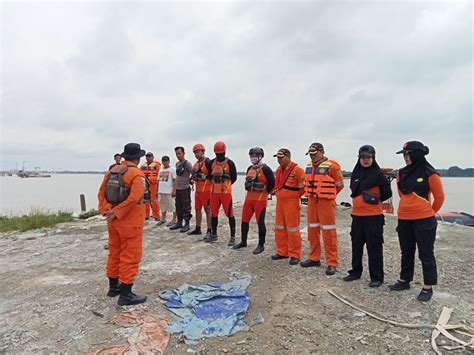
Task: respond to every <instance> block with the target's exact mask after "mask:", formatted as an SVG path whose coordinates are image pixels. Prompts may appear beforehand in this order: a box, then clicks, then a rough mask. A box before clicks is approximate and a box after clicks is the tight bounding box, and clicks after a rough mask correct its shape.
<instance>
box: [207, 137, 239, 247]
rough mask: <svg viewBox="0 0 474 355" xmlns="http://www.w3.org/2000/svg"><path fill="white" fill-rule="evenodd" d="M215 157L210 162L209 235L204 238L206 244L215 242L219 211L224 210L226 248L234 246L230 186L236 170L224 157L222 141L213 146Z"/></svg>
mask: <svg viewBox="0 0 474 355" xmlns="http://www.w3.org/2000/svg"><path fill="white" fill-rule="evenodd" d="M214 153H215V154H216V157H215V158H214V159H212V160H211V162H210V165H211V169H210V171H209V175H208V176H209V179H210V180H211V181H212V185H211V213H212V217H211V235H210V236H209V237H208V238H204V241H205V242H206V243H211V242H214V241H216V240H217V238H218V237H217V226H218V224H219V219H218V216H219V209H220V208H221V205H222V208H223V209H224V213H225V215H226V216H227V218H228V219H229V227H230V238H229V242H228V243H227V245H228V246H233V245H234V244H235V217H234V207H233V204H232V184H233V183H234V182H236V181H237V168H236V167H235V164H234V162H233V161H232V160H230V159H229V158H228V157H226V156H225V153H226V145H225V143H224V142H222V141H217V142H216V143H215V144H214Z"/></svg>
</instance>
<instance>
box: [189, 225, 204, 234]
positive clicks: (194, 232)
mask: <svg viewBox="0 0 474 355" xmlns="http://www.w3.org/2000/svg"><path fill="white" fill-rule="evenodd" d="M199 234H201V226H196V228H194V230H193V231H191V232H188V235H199Z"/></svg>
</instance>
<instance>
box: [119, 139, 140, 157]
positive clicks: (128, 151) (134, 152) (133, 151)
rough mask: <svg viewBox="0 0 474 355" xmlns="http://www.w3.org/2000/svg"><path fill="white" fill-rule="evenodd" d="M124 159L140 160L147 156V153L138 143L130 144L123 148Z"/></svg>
mask: <svg viewBox="0 0 474 355" xmlns="http://www.w3.org/2000/svg"><path fill="white" fill-rule="evenodd" d="M121 155H122V157H123V158H124V159H126V160H130V159H138V158H141V157H142V156H144V155H145V151H144V150H143V149H141V148H140V144H138V143H128V144H126V145H125V146H124V147H123V153H122V154H121Z"/></svg>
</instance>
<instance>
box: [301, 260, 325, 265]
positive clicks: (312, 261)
mask: <svg viewBox="0 0 474 355" xmlns="http://www.w3.org/2000/svg"><path fill="white" fill-rule="evenodd" d="M300 265H301V267H314V266H321V261H319V260H318V261H314V260H309V259H306V260H304V261H302V262H300Z"/></svg>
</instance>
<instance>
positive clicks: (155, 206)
mask: <svg viewBox="0 0 474 355" xmlns="http://www.w3.org/2000/svg"><path fill="white" fill-rule="evenodd" d="M150 205H151V210H152V217H153V218H160V215H161V213H160V203H159V202H158V184H150V202H148V203H147V204H146V205H145V217H150Z"/></svg>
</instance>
